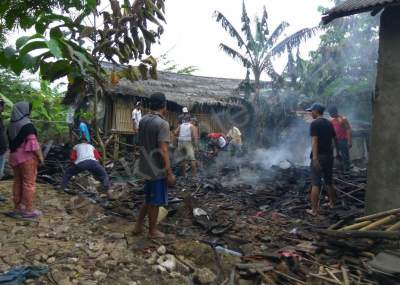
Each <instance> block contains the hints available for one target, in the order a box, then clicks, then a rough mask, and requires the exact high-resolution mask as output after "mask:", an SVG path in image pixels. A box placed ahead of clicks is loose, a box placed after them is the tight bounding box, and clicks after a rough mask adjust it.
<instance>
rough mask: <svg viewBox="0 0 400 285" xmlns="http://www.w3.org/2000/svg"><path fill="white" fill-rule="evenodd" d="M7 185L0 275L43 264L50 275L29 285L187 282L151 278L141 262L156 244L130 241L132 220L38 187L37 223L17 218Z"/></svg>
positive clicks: (1, 188)
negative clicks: (10, 270) (114, 215)
mask: <svg viewBox="0 0 400 285" xmlns="http://www.w3.org/2000/svg"><path fill="white" fill-rule="evenodd" d="M11 187H12V181H1V182H0V196H1V197H3V198H5V201H3V202H1V203H0V212H1V213H2V218H1V219H0V248H1V250H0V272H5V271H7V270H9V269H10V268H12V267H15V266H19V265H47V266H49V268H50V273H48V274H47V275H45V276H42V277H41V278H40V279H36V280H30V281H29V280H28V282H27V283H28V284H62V285H67V284H129V285H133V284H143V285H146V284H186V283H182V282H180V281H179V280H180V279H179V276H177V277H176V278H173V280H172V279H169V278H170V275H169V274H164V275H160V274H154V273H153V271H152V268H151V266H150V265H148V264H147V263H146V262H145V258H146V257H148V256H149V255H150V254H151V253H152V252H154V251H155V250H156V249H157V248H158V247H159V245H158V244H156V243H154V242H152V241H150V240H148V239H147V238H146V237H134V236H133V235H132V234H131V232H132V229H133V225H134V221H128V220H126V219H123V218H119V217H113V216H106V215H104V212H103V209H102V208H100V207H98V206H97V205H95V204H92V203H90V201H88V200H87V199H82V198H78V197H77V196H69V195H67V194H65V193H59V192H57V191H56V190H54V189H52V187H51V186H49V185H44V184H39V185H38V186H37V194H36V201H35V204H36V207H37V208H38V209H40V210H41V211H43V214H44V215H43V216H42V217H41V218H40V219H38V220H37V221H29V220H19V219H14V218H9V217H7V216H6V215H5V214H4V213H6V212H8V211H11V210H12V203H11V201H12V195H11Z"/></svg>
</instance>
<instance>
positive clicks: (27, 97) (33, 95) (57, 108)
mask: <svg viewBox="0 0 400 285" xmlns="http://www.w3.org/2000/svg"><path fill="white" fill-rule="evenodd" d="M32 83H33V82H29V81H27V80H26V79H24V80H23V79H20V78H19V77H17V76H15V75H14V74H13V73H11V72H10V71H7V70H0V96H1V97H2V98H3V100H4V101H5V103H6V108H5V112H4V115H3V116H4V117H5V118H9V117H10V114H11V108H12V105H13V104H14V103H16V102H18V101H29V102H31V103H32V107H33V109H32V116H31V117H32V120H34V122H35V125H36V127H37V129H38V132H39V135H40V138H41V139H42V140H47V139H49V138H56V137H61V136H62V135H63V134H64V133H65V132H66V130H68V127H67V125H66V123H65V117H66V112H67V109H66V106H64V105H63V104H62V98H63V96H62V93H61V92H59V91H58V90H57V89H54V88H51V87H50V85H49V83H48V82H47V81H41V82H40V88H34V87H33V86H32Z"/></svg>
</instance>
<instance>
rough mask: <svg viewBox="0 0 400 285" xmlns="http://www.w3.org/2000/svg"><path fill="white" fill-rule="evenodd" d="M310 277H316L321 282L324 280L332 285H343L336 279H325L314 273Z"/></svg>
mask: <svg viewBox="0 0 400 285" xmlns="http://www.w3.org/2000/svg"><path fill="white" fill-rule="evenodd" d="M309 275H310V276H312V277H314V278H318V279H321V280H324V281H327V282H330V283H333V284H338V285H343V284H342V282H338V281H336V280H335V279H330V278H327V277H324V276H321V275H318V274H314V273H310V274H309Z"/></svg>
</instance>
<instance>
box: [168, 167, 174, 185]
mask: <svg viewBox="0 0 400 285" xmlns="http://www.w3.org/2000/svg"><path fill="white" fill-rule="evenodd" d="M167 183H168V186H170V187H173V186H175V184H176V177H175V175H174V174H173V173H172V171H169V172H168V173H167Z"/></svg>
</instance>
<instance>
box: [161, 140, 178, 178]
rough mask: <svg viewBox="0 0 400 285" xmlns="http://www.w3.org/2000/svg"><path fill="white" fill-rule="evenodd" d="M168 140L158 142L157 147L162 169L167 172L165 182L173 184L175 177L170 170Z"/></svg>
mask: <svg viewBox="0 0 400 285" xmlns="http://www.w3.org/2000/svg"><path fill="white" fill-rule="evenodd" d="M168 145H169V143H168V142H159V143H158V147H159V148H160V153H161V156H162V158H163V163H164V169H165V172H166V174H167V182H168V185H170V186H173V185H175V183H176V178H175V176H174V173H173V172H172V168H171V164H170V160H169V151H168Z"/></svg>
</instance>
